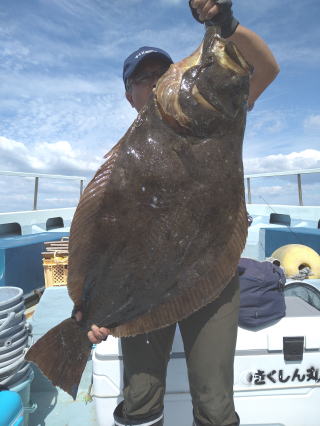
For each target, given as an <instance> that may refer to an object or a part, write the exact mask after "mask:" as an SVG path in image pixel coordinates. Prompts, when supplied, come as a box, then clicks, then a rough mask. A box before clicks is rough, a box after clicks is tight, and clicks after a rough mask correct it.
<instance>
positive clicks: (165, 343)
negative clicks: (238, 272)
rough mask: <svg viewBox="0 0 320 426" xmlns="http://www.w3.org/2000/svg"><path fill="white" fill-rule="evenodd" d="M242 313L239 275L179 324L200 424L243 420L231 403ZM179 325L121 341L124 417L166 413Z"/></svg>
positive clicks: (219, 424)
mask: <svg viewBox="0 0 320 426" xmlns="http://www.w3.org/2000/svg"><path fill="white" fill-rule="evenodd" d="M238 313H239V280H238V276H236V277H235V278H233V279H232V280H231V282H230V283H229V284H228V286H227V287H226V288H225V290H224V291H223V293H222V294H221V296H220V297H219V298H218V299H217V300H215V301H214V302H212V303H210V304H209V305H207V306H206V307H204V308H202V309H200V310H199V311H197V312H195V313H194V314H192V315H190V316H189V317H188V318H186V319H185V320H183V321H180V322H179V327H180V332H181V336H182V339H183V344H184V350H185V355H186V361H187V367H188V377H189V384H190V392H191V396H192V403H193V412H194V420H195V423H196V425H199V426H226V425H230V426H231V425H238V424H239V423H238V418H237V414H236V413H235V409H234V403H233V359H234V351H235V344H236V338H237V328H238ZM175 328H176V324H174V325H171V326H169V327H166V328H164V329H161V330H157V331H154V332H152V333H149V334H148V335H138V336H136V337H127V338H123V339H122V352H123V361H124V404H123V415H124V417H125V418H128V419H131V420H141V421H143V419H146V418H148V417H150V416H152V415H156V414H157V413H162V411H163V398H164V394H165V381H166V371H167V364H168V361H169V357H170V351H171V347H172V342H173V338H174V333H175ZM148 342H149V343H148ZM190 420H191V419H190ZM142 423H143V422H142Z"/></svg>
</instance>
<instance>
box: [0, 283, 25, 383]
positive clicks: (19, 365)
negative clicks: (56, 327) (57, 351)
mask: <svg viewBox="0 0 320 426" xmlns="http://www.w3.org/2000/svg"><path fill="white" fill-rule="evenodd" d="M28 337H29V330H28V326H27V324H26V321H25V316H24V301H23V291H22V289H21V288H18V287H6V286H5V287H0V384H1V385H6V386H8V385H9V384H11V383H14V382H16V381H17V380H19V379H21V377H23V375H25V374H26V372H27V367H28V365H27V363H26V361H25V359H24V350H25V348H26V346H27V345H28Z"/></svg>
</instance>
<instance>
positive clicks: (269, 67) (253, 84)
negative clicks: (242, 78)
mask: <svg viewBox="0 0 320 426" xmlns="http://www.w3.org/2000/svg"><path fill="white" fill-rule="evenodd" d="M228 40H232V41H233V42H234V43H235V44H236V45H237V47H238V48H239V50H240V51H241V52H242V54H243V56H244V57H245V58H246V60H247V61H248V62H249V63H250V64H251V65H253V67H254V71H253V75H252V77H251V80H250V91H249V99H248V104H249V106H251V105H253V104H254V102H255V101H256V99H257V98H258V97H259V96H260V94H261V93H262V92H263V91H264V89H265V88H266V87H267V86H269V84H270V83H271V82H272V81H273V80H274V79H275V77H276V76H277V74H278V73H279V71H280V69H279V65H278V64H277V62H276V60H275V58H274V56H273V54H272V52H271V50H270V49H269V47H268V46H267V44H266V43H265V42H264V41H263V40H262V39H261V38H260V37H259V36H258V35H257V34H256V33H254V32H253V31H251V30H249V29H248V28H245V27H243V26H242V25H238V27H237V29H236V31H235V32H234V34H232V36H231V37H229V38H228Z"/></svg>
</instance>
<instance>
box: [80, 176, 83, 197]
mask: <svg viewBox="0 0 320 426" xmlns="http://www.w3.org/2000/svg"><path fill="white" fill-rule="evenodd" d="M82 193H83V179H80V197H81V195H82Z"/></svg>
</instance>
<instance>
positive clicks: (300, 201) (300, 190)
mask: <svg viewBox="0 0 320 426" xmlns="http://www.w3.org/2000/svg"><path fill="white" fill-rule="evenodd" d="M297 178H298V193H299V206H303V199H302V185H301V174H300V173H298V174H297Z"/></svg>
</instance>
